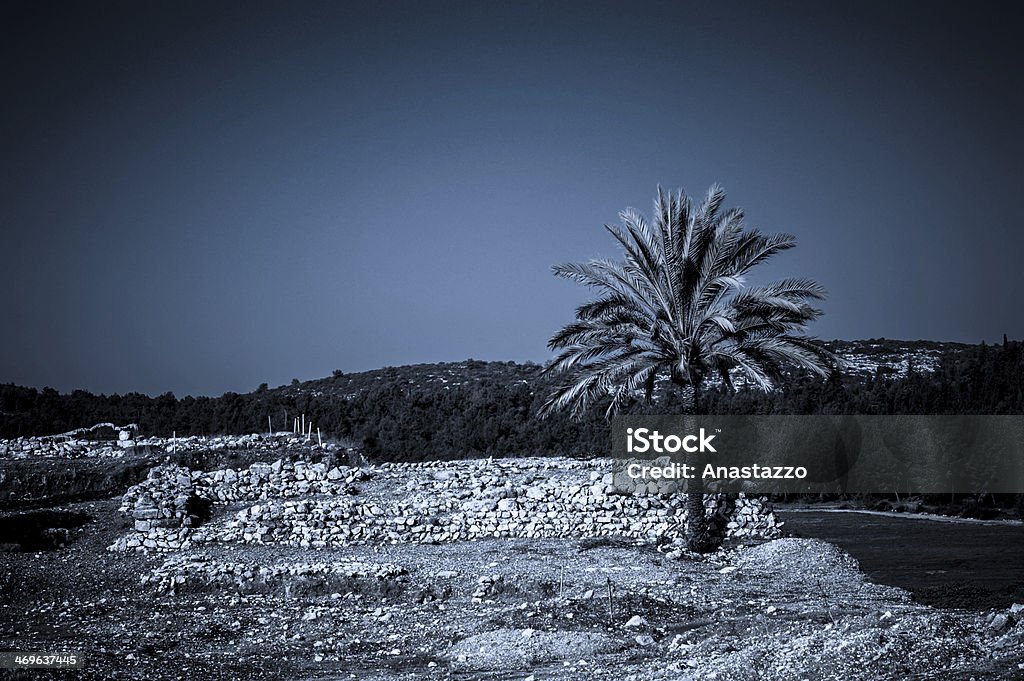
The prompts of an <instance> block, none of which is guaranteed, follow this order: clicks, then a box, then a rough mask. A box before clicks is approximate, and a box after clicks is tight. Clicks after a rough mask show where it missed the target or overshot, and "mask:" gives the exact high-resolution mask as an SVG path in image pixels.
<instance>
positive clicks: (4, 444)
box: [0, 429, 339, 459]
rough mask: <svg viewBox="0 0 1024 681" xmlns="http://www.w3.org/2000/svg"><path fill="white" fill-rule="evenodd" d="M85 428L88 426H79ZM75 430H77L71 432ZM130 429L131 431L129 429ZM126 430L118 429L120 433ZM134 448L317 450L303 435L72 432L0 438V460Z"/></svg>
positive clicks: (111, 453)
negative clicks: (95, 436)
mask: <svg viewBox="0 0 1024 681" xmlns="http://www.w3.org/2000/svg"><path fill="white" fill-rule="evenodd" d="M81 430H83V431H84V430H88V429H81ZM73 432H78V431H73ZM132 432H134V431H132ZM128 433H129V431H127V430H122V431H120V434H121V435H126V434H128ZM135 447H148V448H158V449H162V450H164V451H166V452H195V451H220V450H232V449H247V450H260V451H273V450H282V451H284V450H287V449H289V448H310V449H321V447H320V445H319V442H318V441H317V438H315V437H314V438H312V439H310V438H306V437H301V436H298V435H293V434H291V433H275V434H274V435H273V436H271V435H261V434H258V433H256V434H250V435H217V436H206V435H191V436H188V437H176V438H170V437H146V438H142V437H137V436H134V435H132V436H131V437H125V438H121V437H119V438H118V439H117V440H85V439H80V438H76V437H74V436H72V435H48V436H45V437H19V438H14V439H11V440H2V439H0V459H28V458H34V457H35V458H69V459H80V458H86V457H118V456H123V455H124V454H125V453H126V452H129V451H132V450H133V449H134V448H135ZM338 449H339V447H338V446H337V445H336V444H334V443H328V442H325V443H323V447H322V450H323V451H335V450H338Z"/></svg>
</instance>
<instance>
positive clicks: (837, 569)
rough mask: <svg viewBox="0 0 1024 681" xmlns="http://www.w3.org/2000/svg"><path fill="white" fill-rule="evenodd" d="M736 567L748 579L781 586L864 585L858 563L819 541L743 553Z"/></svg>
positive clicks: (770, 545)
mask: <svg viewBox="0 0 1024 681" xmlns="http://www.w3.org/2000/svg"><path fill="white" fill-rule="evenodd" d="M736 567H737V568H738V569H739V571H740V572H741V573H742V574H743V575H745V576H763V577H769V578H771V579H772V580H773V581H775V582H777V583H778V584H779V585H797V586H803V587H806V584H807V583H808V582H810V583H814V582H815V581H821V582H828V583H833V584H835V583H842V584H846V585H851V586H853V585H857V584H860V583H862V582H863V580H864V576H863V575H862V574H861V572H860V566H859V565H858V563H857V561H856V560H855V559H854V558H853V557H851V556H850V555H849V554H847V553H845V552H844V551H842V550H841V549H839V548H837V547H836V546H834V545H832V544H829V543H827V542H823V541H820V540H817V539H776V540H774V541H770V542H767V543H765V544H761V545H760V546H754V547H751V548H749V549H746V550H745V551H743V552H742V553H740V555H739V557H738V559H737V561H736Z"/></svg>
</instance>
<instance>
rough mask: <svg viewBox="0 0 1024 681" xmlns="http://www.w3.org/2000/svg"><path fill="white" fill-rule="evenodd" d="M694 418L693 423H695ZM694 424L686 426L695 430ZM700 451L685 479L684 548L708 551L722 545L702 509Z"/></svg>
mask: <svg viewBox="0 0 1024 681" xmlns="http://www.w3.org/2000/svg"><path fill="white" fill-rule="evenodd" d="M700 397H701V390H700V387H699V386H694V387H693V400H692V402H691V405H690V412H691V413H692V414H693V415H694V416H696V415H698V414H699V413H700V408H701V406H702V405H701V400H700ZM696 421H697V420H696V419H694V420H693V423H694V424H696ZM695 429H696V426H695V425H694V426H693V427H689V426H688V428H687V430H695ZM700 458H701V456H700V453H699V452H698V453H696V454H694V456H693V457H692V459H691V460H692V461H693V462H694V464H695V477H694V478H692V479H690V480H687V481H686V503H685V507H686V522H687V525H688V536H687V539H686V548H688V549H689V550H691V551H694V552H696V553H710V552H712V551H714V550H716V549H717V548H718V547H719V546H721V545H722V537H721V536H720V534H721V533H720V532H717V531H716V529H717V528H716V527H714V526H712V523H711V522H709V520H708V516H707V513H706V512H705V510H704V479H703V478H702V477H701V476H700V472H701V469H702V468H703V464H702V462H701V461H700Z"/></svg>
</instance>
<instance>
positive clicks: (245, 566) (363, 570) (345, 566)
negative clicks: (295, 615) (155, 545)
mask: <svg viewBox="0 0 1024 681" xmlns="http://www.w3.org/2000/svg"><path fill="white" fill-rule="evenodd" d="M405 574H406V570H405V568H403V567H402V566H400V565H395V564H394V563H369V562H365V561H356V560H346V561H332V562H309V563H277V564H273V565H253V564H251V563H235V562H228V561H221V560H212V559H210V558H207V557H206V556H205V555H203V554H189V555H181V556H172V557H171V558H168V559H167V560H166V561H164V563H163V565H161V566H159V567H157V568H155V569H153V570H151V571H150V572H148V573H147V574H144V575H143V576H142V577H141V578H140V581H141V583H142V584H150V585H154V586H156V587H157V588H158V589H159V590H161V591H167V592H173V591H175V590H176V589H177V588H178V587H181V586H183V585H190V586H216V585H229V584H234V585H240V584H243V583H245V582H257V583H260V584H264V585H274V584H280V583H283V582H285V581H286V580H288V579H289V578H293V577H301V578H313V579H321V580H324V581H325V582H326V581H329V580H331V579H336V578H341V579H377V580H394V579H397V578H399V577H401V576H402V575H405Z"/></svg>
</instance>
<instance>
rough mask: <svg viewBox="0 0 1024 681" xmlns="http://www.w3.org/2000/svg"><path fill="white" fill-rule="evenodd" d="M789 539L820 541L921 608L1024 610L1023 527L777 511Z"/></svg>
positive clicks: (902, 517)
mask: <svg viewBox="0 0 1024 681" xmlns="http://www.w3.org/2000/svg"><path fill="white" fill-rule="evenodd" d="M778 515H779V517H780V518H781V519H782V520H784V521H785V523H786V525H785V529H786V530H787V531H788V532H790V533H792V534H793V535H795V536H800V537H814V538H817V539H824V540H825V541H828V542H832V543H833V544H837V545H838V546H840V547H842V548H843V549H844V550H846V551H847V552H849V553H850V554H851V555H852V556H853V557H854V558H856V559H857V560H858V561H860V566H861V569H862V570H863V571H864V572H866V573H867V574H868V576H869V577H870V578H871V579H873V580H874V581H876V582H879V583H882V584H889V585H892V586H898V587H901V588H904V589H907V590H908V591H911V592H912V593H913V594H914V598H915V599H916V600H918V601H920V602H922V603H929V604H932V605H936V606H939V607H944V608H969V609H976V610H983V609H986V608H994V607H1007V606H1009V605H1011V604H1013V603H1014V602H1017V603H1021V602H1024V526H1021V525H1019V524H1008V523H981V522H973V523H946V522H934V521H932V520H929V519H920V518H914V517H912V516H898V515H895V514H892V515H881V514H864V513H836V512H828V511H778Z"/></svg>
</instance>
